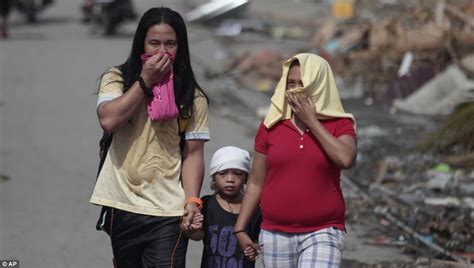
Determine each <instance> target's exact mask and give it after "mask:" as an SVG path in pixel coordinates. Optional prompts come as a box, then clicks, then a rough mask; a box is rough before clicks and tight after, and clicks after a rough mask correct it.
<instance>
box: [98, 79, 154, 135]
mask: <svg viewBox="0 0 474 268" xmlns="http://www.w3.org/2000/svg"><path fill="white" fill-rule="evenodd" d="M145 98H146V97H145V94H144V93H143V90H142V88H141V87H140V85H139V84H138V82H135V83H134V84H133V85H132V87H131V88H130V89H129V90H127V92H125V94H123V95H121V96H120V97H118V98H115V99H113V100H111V101H107V102H104V103H101V104H100V105H99V107H97V115H98V117H99V122H100V126H101V127H102V128H103V129H104V130H105V131H106V132H108V133H111V132H114V131H116V130H117V129H119V128H120V127H122V126H124V125H125V124H126V123H127V122H128V120H130V118H132V116H133V115H134V114H135V113H136V111H137V109H138V108H139V107H140V104H141V103H142V101H143V99H145Z"/></svg>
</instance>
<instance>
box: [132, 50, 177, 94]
mask: <svg viewBox="0 0 474 268" xmlns="http://www.w3.org/2000/svg"><path fill="white" fill-rule="evenodd" d="M172 67H173V64H172V63H171V60H170V58H169V56H168V55H167V54H166V53H157V54H155V55H153V56H152V57H151V58H150V59H149V60H147V61H146V62H145V64H144V65H143V68H142V72H141V74H140V76H141V77H143V80H144V81H145V84H146V85H147V86H148V87H151V86H153V85H154V84H156V83H158V82H160V81H161V79H163V77H164V76H165V74H167V73H168V72H169V71H170V70H171V68H172Z"/></svg>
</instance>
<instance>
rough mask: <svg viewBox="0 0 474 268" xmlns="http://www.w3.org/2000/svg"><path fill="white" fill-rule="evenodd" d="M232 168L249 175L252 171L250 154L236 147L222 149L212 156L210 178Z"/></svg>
mask: <svg viewBox="0 0 474 268" xmlns="http://www.w3.org/2000/svg"><path fill="white" fill-rule="evenodd" d="M230 168H235V169H239V170H242V171H245V172H247V173H248V172H249V170H250V154H249V152H247V151H246V150H243V149H240V148H238V147H235V146H226V147H222V148H220V149H219V150H217V151H216V152H215V153H214V155H213V156H212V159H211V166H210V170H209V177H210V178H212V177H213V176H214V175H215V174H216V173H217V172H219V171H222V170H226V169H230Z"/></svg>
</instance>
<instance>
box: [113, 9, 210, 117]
mask: <svg viewBox="0 0 474 268" xmlns="http://www.w3.org/2000/svg"><path fill="white" fill-rule="evenodd" d="M161 23H166V24H168V25H170V26H171V28H173V29H174V31H175V33H176V39H177V42H178V52H177V54H176V59H175V61H174V63H173V72H174V79H173V82H174V92H175V101H176V105H177V106H178V109H179V113H180V117H182V118H188V117H190V116H191V114H192V111H193V100H194V93H195V90H196V89H198V90H200V91H201V92H202V94H203V95H204V96H205V97H206V99H207V96H206V95H205V94H204V92H203V90H202V88H201V87H200V86H199V85H198V83H197V81H196V79H195V77H194V73H193V70H192V68H191V59H190V56H189V46H188V34H187V31H186V25H185V23H184V20H183V18H182V17H181V15H180V14H179V13H178V12H176V11H174V10H172V9H170V8H167V7H158V8H151V9H149V10H148V11H147V12H145V14H143V16H142V17H141V19H140V22H139V23H138V27H137V30H136V32H135V37H134V38H133V44H132V51H131V52H130V55H129V57H128V59H127V61H126V62H125V63H124V64H122V65H120V66H118V68H119V69H120V71H121V72H122V75H123V78H124V91H127V90H128V89H129V88H130V87H131V86H132V85H133V83H135V81H136V80H137V77H138V75H140V73H141V71H142V62H141V59H140V56H141V55H142V54H143V53H144V44H145V37H146V34H147V32H148V30H149V29H150V28H151V27H153V26H155V25H158V24H161Z"/></svg>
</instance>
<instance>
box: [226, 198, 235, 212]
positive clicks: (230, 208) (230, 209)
mask: <svg viewBox="0 0 474 268" xmlns="http://www.w3.org/2000/svg"><path fill="white" fill-rule="evenodd" d="M226 202H227V205H229V211H230V213H232V214H234V211H233V210H232V206H231V205H230V203H229V201H227V200H226Z"/></svg>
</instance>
